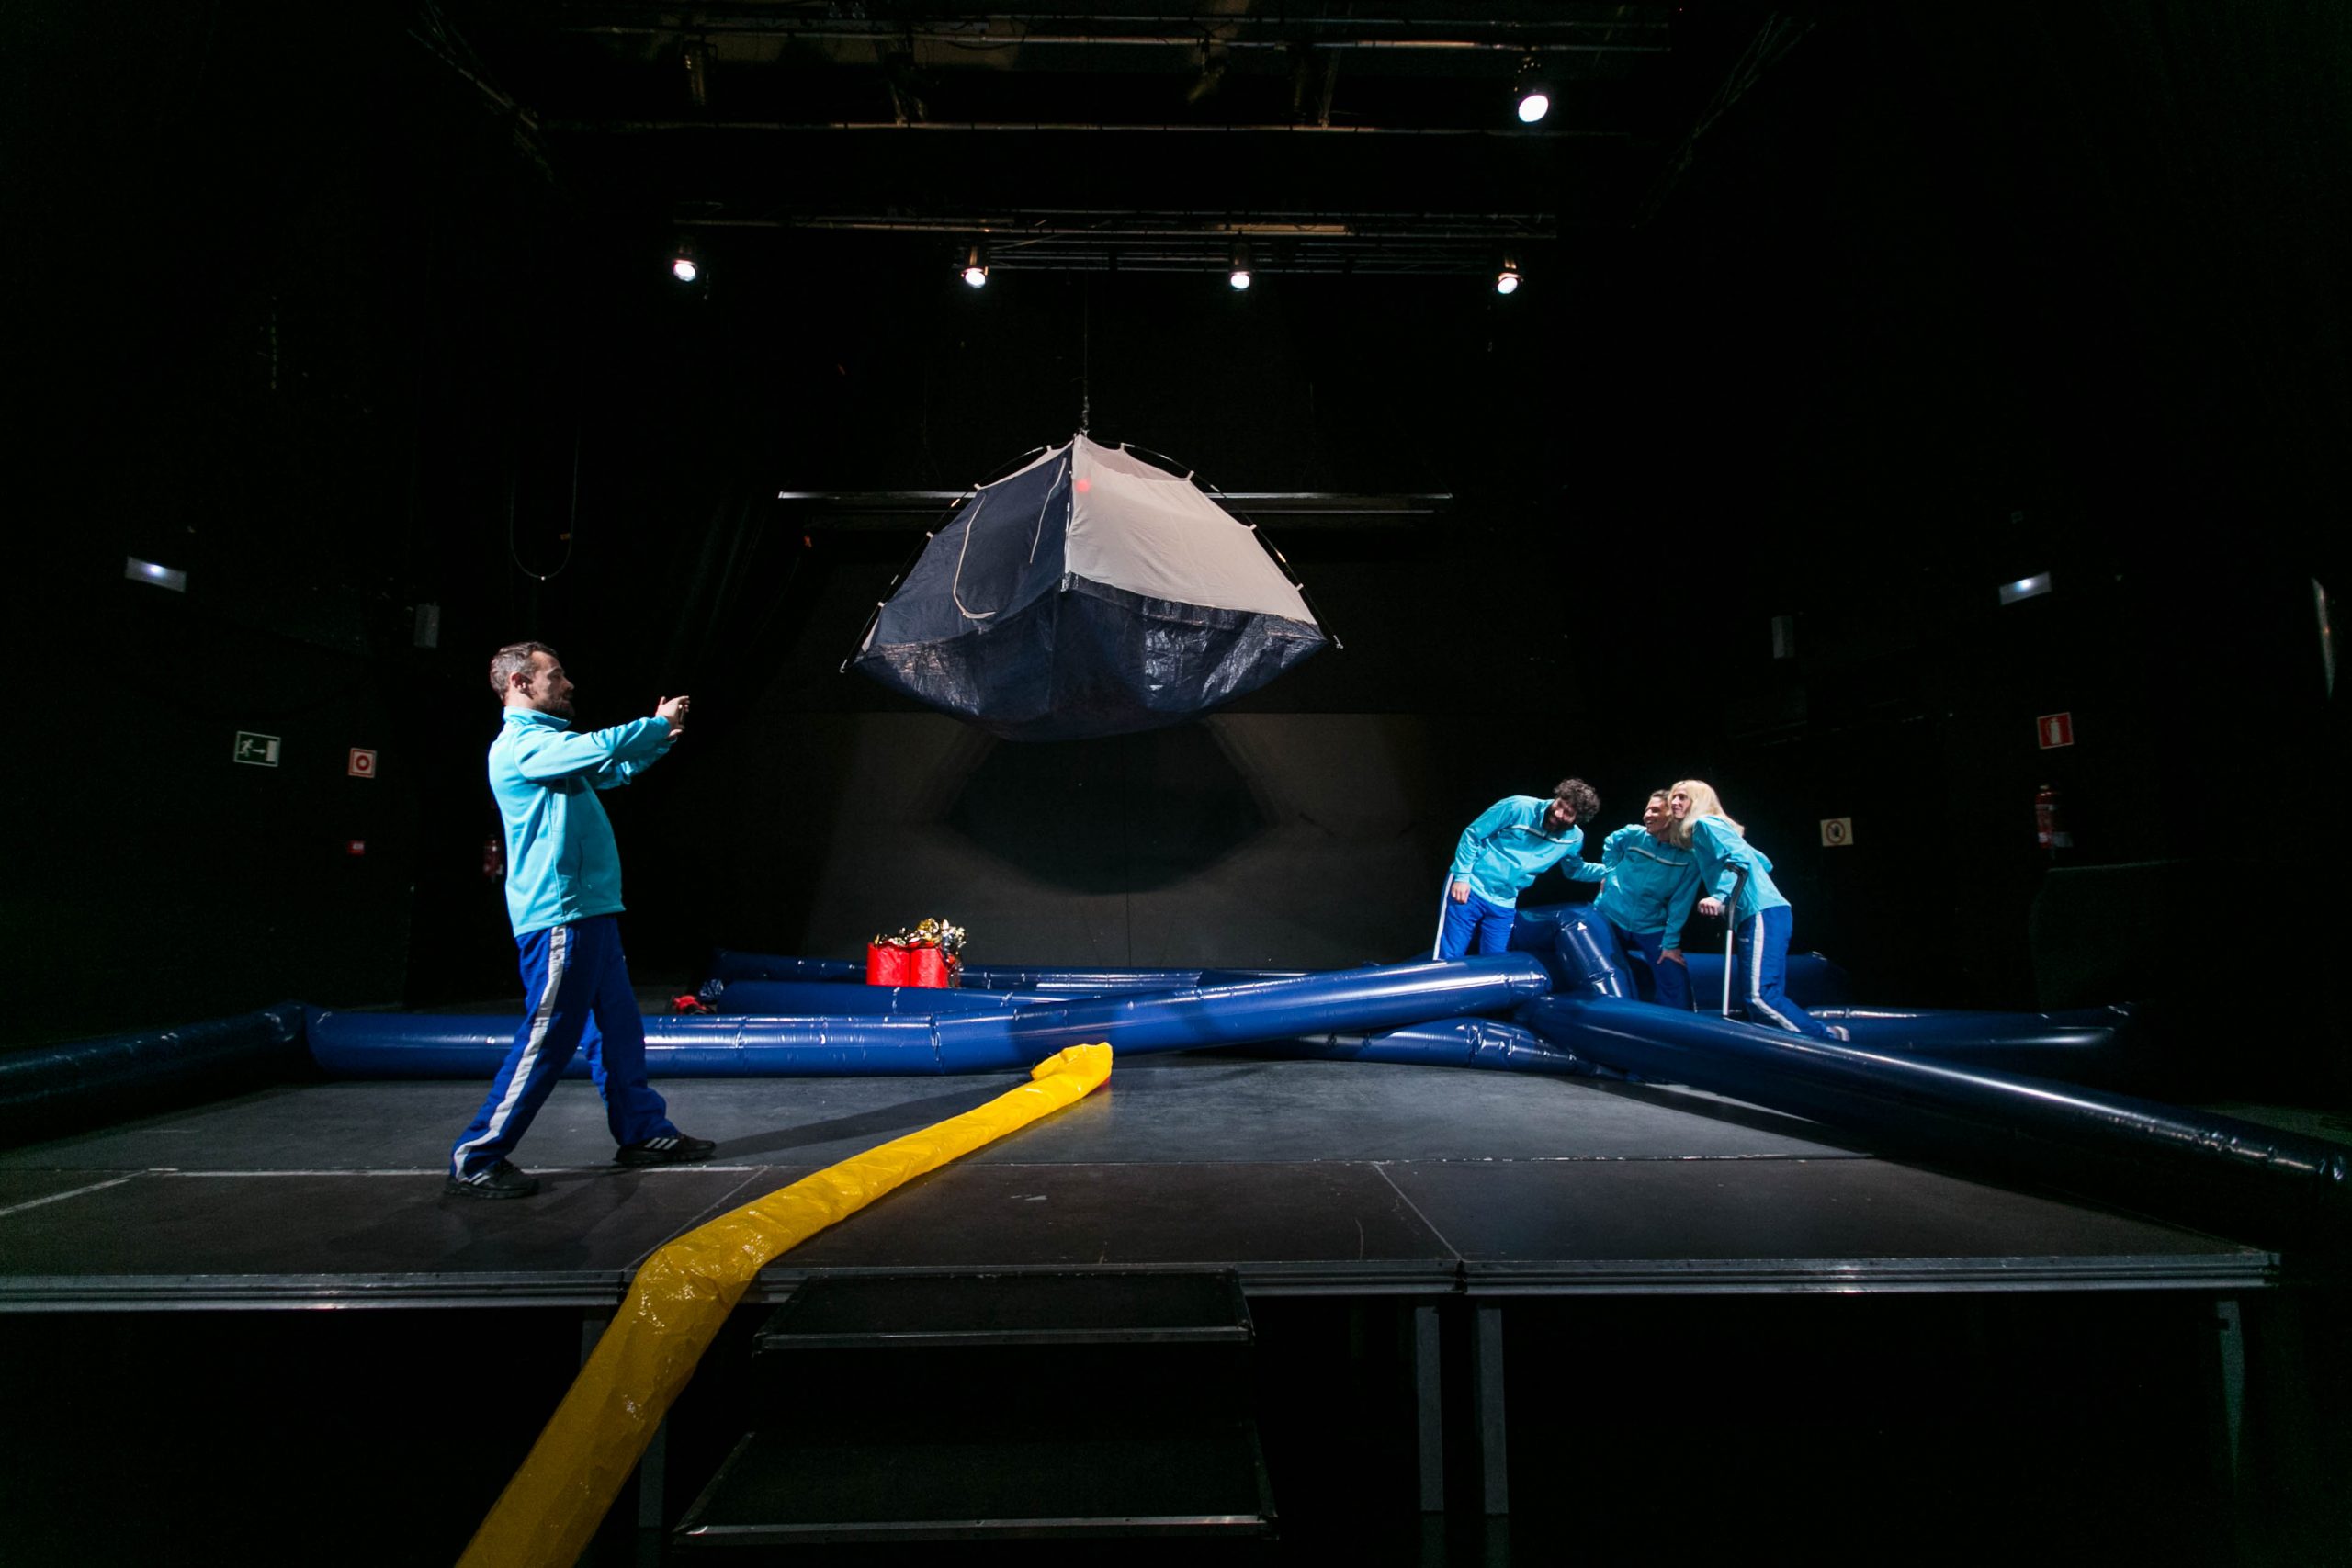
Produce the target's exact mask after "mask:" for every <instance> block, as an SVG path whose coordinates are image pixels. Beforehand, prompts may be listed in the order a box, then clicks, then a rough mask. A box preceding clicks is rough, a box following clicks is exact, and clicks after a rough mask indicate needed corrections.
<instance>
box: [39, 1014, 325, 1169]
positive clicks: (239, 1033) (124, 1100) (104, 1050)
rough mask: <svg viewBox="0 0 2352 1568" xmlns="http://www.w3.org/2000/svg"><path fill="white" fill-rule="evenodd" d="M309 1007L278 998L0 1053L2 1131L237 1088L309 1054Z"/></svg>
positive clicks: (50, 1128)
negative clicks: (162, 1025) (227, 1014)
mask: <svg viewBox="0 0 2352 1568" xmlns="http://www.w3.org/2000/svg"><path fill="white" fill-rule="evenodd" d="M302 1023H303V1009H302V1004H301V1003H300V1002H279V1003H278V1004H277V1005H276V1006H275V1007H267V1008H263V1009H261V1010H259V1011H257V1012H248V1013H240V1014H238V1015H237V1016H235V1017H233V1018H216V1019H208V1020H206V1021H203V1022H201V1023H190V1024H185V1025H182V1026H181V1027H179V1028H177V1029H153V1030H147V1031H143V1032H138V1033H132V1034H107V1035H100V1036H98V1037H96V1038H95V1039H89V1040H70V1041H66V1042H64V1043H61V1044H56V1045H43V1046H38V1047H35V1048H32V1049H29V1050H24V1051H11V1052H7V1053H5V1054H0V1140H6V1141H9V1142H14V1141H16V1140H18V1139H23V1138H40V1137H54V1136H55V1135H56V1134H58V1132H59V1131H60V1130H61V1129H63V1128H68V1127H74V1126H79V1125H82V1124H84V1123H85V1122H92V1121H101V1120H106V1119H109V1118H113V1117H117V1116H122V1115H127V1114H130V1112H131V1111H139V1110H144V1109H153V1108H157V1107H160V1106H162V1105H164V1104H165V1103H168V1102H171V1101H174V1100H190V1099H198V1098H201V1097H203V1096H205V1095H208V1094H213V1093H229V1092H232V1091H233V1090H235V1089H242V1088H244V1087H247V1086H248V1085H249V1084H251V1083H253V1082H255V1081H262V1080H266V1079H268V1078H272V1077H280V1076H283V1074H284V1071H285V1069H286V1067H287V1066H288V1065H289V1064H297V1065H299V1064H300V1061H301V1057H302V1046H301V1039H302Z"/></svg>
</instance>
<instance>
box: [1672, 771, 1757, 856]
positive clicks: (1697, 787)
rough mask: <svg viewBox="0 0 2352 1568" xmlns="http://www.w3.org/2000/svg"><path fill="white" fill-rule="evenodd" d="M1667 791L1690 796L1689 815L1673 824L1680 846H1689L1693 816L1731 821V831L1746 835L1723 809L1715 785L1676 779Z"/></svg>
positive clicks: (1684, 847) (1697, 780)
mask: <svg viewBox="0 0 2352 1568" xmlns="http://www.w3.org/2000/svg"><path fill="white" fill-rule="evenodd" d="M1667 793H1668V794H1669V795H1689V796H1690V797H1691V812H1690V816H1687V817H1685V818H1682V820H1681V821H1679V822H1677V823H1676V824H1675V825H1674V841H1675V843H1676V844H1677V845H1678V846H1679V847H1680V848H1682V849H1686V850H1687V849H1689V848H1690V847H1691V818H1694V817H1720V818H1723V819H1724V821H1725V822H1730V823H1731V830H1732V831H1733V832H1735V833H1737V834H1738V835H1739V836H1740V837H1741V838H1743V839H1744V838H1746V837H1747V829H1745V828H1743V827H1741V826H1740V825H1739V824H1738V823H1736V822H1732V818H1731V813H1730V812H1728V811H1725V810H1724V801H1723V796H1721V795H1717V794H1716V793H1715V786H1714V785H1713V784H1709V783H1708V782H1707V781H1706V780H1704V779H1677V780H1676V781H1675V782H1674V784H1673V785H1672V787H1671V788H1670V789H1668V792H1667Z"/></svg>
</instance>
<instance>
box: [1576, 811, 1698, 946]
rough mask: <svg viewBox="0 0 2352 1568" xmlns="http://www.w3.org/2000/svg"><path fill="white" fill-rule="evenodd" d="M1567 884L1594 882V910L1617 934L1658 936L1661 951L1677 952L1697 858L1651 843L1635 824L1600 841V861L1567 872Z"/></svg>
mask: <svg viewBox="0 0 2352 1568" xmlns="http://www.w3.org/2000/svg"><path fill="white" fill-rule="evenodd" d="M1568 880H1569V881H1571V882H1598V883H1600V897H1598V898H1596V899H1594V900H1593V908H1596V909H1599V910H1600V918H1601V919H1604V920H1607V921H1608V922H1609V923H1610V924H1611V925H1612V926H1615V927H1616V928H1617V929H1618V930H1619V931H1634V932H1637V933H1640V934H1643V935H1647V934H1648V933H1649V932H1652V931H1657V932H1659V933H1661V935H1660V936H1659V939H1658V945H1659V946H1660V947H1680V946H1681V945H1682V928H1683V926H1684V925H1685V924H1686V923H1687V922H1688V921H1689V920H1690V919H1691V906H1692V905H1694V904H1696V903H1698V901H1699V863H1698V857H1697V856H1696V855H1694V854H1692V853H1691V852H1690V851H1689V850H1686V849H1682V848H1680V847H1679V846H1677V845H1676V844H1675V843H1674V842H1673V840H1668V839H1653V838H1651V837H1650V836H1649V832H1648V830H1647V829H1645V828H1643V826H1642V825H1641V824H1640V823H1638V822H1635V823H1632V824H1630V825H1629V826H1626V827H1623V828H1620V829H1617V830H1616V831H1615V832H1613V833H1611V834H1610V835H1609V837H1607V838H1605V839H1603V840H1600V863H1598V864H1595V863H1593V862H1591V861H1589V860H1579V861H1577V863H1576V864H1574V865H1572V866H1570V867H1568Z"/></svg>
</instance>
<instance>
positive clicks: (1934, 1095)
mask: <svg viewBox="0 0 2352 1568" xmlns="http://www.w3.org/2000/svg"><path fill="white" fill-rule="evenodd" d="M1515 1016H1516V1018H1517V1019H1518V1021H1521V1022H1522V1023H1524V1024H1526V1025H1528V1026H1529V1027H1532V1029H1533V1030H1534V1031H1535V1032H1537V1033H1538V1034H1541V1035H1542V1036H1543V1037H1544V1039H1545V1040H1547V1041H1549V1042H1550V1043H1552V1044H1554V1045H1555V1046H1557V1047H1559V1048H1560V1049H1562V1050H1565V1051H1568V1052H1572V1053H1574V1054H1575V1055H1578V1056H1582V1057H1585V1058H1587V1059H1589V1060H1591V1061H1595V1062H1599V1063H1600V1064H1602V1065H1603V1066H1610V1067H1614V1068H1616V1069H1617V1070H1618V1071H1620V1072H1623V1073H1630V1074H1633V1075H1634V1077H1640V1078H1644V1079H1647V1080H1649V1081H1652V1082H1657V1083H1674V1084H1686V1085H1689V1086H1690V1087H1691V1088H1693V1089H1707V1090H1710V1091H1712V1092H1714V1093H1717V1094H1726V1095H1731V1096H1733V1097H1735V1098H1736V1099H1740V1100H1748V1101H1750V1102H1752V1103H1754V1104H1757V1105H1762V1106H1766V1107H1769V1108H1770V1109H1772V1110H1776V1111H1790V1112H1792V1113H1794V1114H1796V1115H1799V1116H1805V1117H1810V1118H1812V1119H1814V1120H1815V1121H1819V1122H1827V1123H1829V1124H1831V1125H1834V1126H1841V1127H1848V1128H1851V1129H1853V1130H1854V1131H1856V1132H1858V1133H1860V1134H1863V1135H1864V1136H1865V1137H1866V1138H1871V1139H1873V1140H1878V1139H1887V1138H1894V1139H1899V1140H1903V1141H1905V1142H1908V1143H1911V1144H1914V1145H1924V1146H1926V1147H1928V1148H1929V1149H1931V1150H1933V1151H1936V1152H1939V1153H1947V1154H1954V1155H1958V1156H1964V1157H1969V1158H1972V1159H1978V1160H1983V1159H1991V1160H1993V1161H1995V1162H1996V1163H2000V1164H2003V1165H2021V1166H2024V1167H2026V1168H2029V1169H2030V1170H2031V1172H2032V1174H2034V1175H2036V1176H2038V1177H2040V1178H2041V1179H2052V1180H2055V1181H2058V1182H2060V1183H2062V1184H2064V1185H2067V1186H2075V1187H2083V1186H2087V1187H2090V1188H2092V1189H2093V1190H2100V1191H2102V1192H2104V1193H2106V1194H2108V1195H2110V1196H2117V1197H2120V1198H2121V1199H2122V1201H2126V1202H2129V1203H2132V1204H2135V1205H2137V1206H2141V1207H2150V1208H2156V1209H2159V1210H2164V1209H2170V1210H2174V1211H2179V1210H2188V1211H2191V1212H2194V1213H2199V1214H2200V1215H2202V1216H2210V1217H2211V1218H2213V1219H2216V1220H2218V1221H2219V1222H2220V1223H2221V1224H2222V1226H2223V1227H2224V1228H2225V1229H2227V1228H2228V1227H2233V1226H2239V1225H2245V1224H2252V1225H2254V1226H2255V1227H2256V1228H2257V1235H2258V1236H2267V1235H2280V1234H2286V1235H2298V1236H2329V1237H2332V1238H2333V1239H2334V1240H2335V1241H2336V1242H2337V1243H2339V1244H2340V1243H2341V1241H2342V1240H2343V1238H2344V1237H2345V1236H2346V1235H2347V1234H2352V1232H2347V1231H2346V1223H2347V1222H2352V1149H2346V1148H2345V1147H2343V1146H2341V1145H2335V1144H2329V1143H2324V1142H2322V1141H2320V1140H2318V1139H2315V1138H2302V1137H2297V1136H2295V1135H2294V1134H2289V1133H2282V1132H2276V1131H2273V1130H2272V1129H2270V1128H2267V1127H2261V1126H2257V1125H2256V1124H2254V1123H2253V1122H2241V1121H2238V1120H2236V1119H2235V1118H2233V1117H2228V1116H2219V1115H2213V1114H2211V1113H2208V1112H2204V1111H2190V1110H2184V1109H2182V1108H2180V1107H2177V1106H2171V1105H2165V1104H2161V1103H2159V1102H2157V1101H2155V1100H2140V1099H2134V1098H2131V1097H2128V1096H2124V1095H2119V1094H2111V1093H2108V1092H2105V1091H2102V1090H2098V1089H2083V1088H2079V1087H2077V1086H2075V1085H2072V1084H2066V1083H2060V1082H2057V1081H2055V1080H2053V1079H2050V1078H2042V1077H2027V1076H2024V1075H2021V1074H2014V1073H2002V1072H1996V1071H1993V1070H1991V1069H1989V1068H1985V1067H1979V1066H1962V1065H1960V1064H1957V1063H1952V1062H1939V1061H1924V1060H1919V1059H1917V1058H1913V1057H1907V1056H1899V1055H1892V1054H1889V1053H1886V1052H1883V1051H1871V1050H1864V1049H1861V1048H1860V1047H1857V1046H1853V1045H1841V1044H1838V1043H1833V1042H1827V1041H1819V1040H1812V1039H1807V1038H1805V1037H1804V1036H1802V1035H1793V1034H1786V1033H1781V1032H1778V1031H1774V1030H1767V1029H1761V1028H1758V1027H1756V1026H1753V1025H1750V1024H1745V1023H1733V1022H1727V1021H1724V1020H1723V1019H1720V1018H1710V1017H1705V1016H1700V1015H1693V1014H1690V1013H1679V1012H1672V1011H1669V1010H1667V1009H1664V1008H1659V1007H1653V1006H1649V1005H1647V1004H1645V1003H1642V1002H1628V1001H1621V1000H1616V999H1612V998H1598V997H1546V998H1538V999H1537V1000H1534V1001H1532V1002H1529V1003H1528V1004H1526V1005H1525V1006H1524V1007H1522V1008H1521V1009H1520V1010H1519V1012H1518V1013H1517V1014H1516V1015H1515ZM2228 1234H2233V1235H2235V1234H2239V1233H2238V1231H2237V1230H2235V1229H2228Z"/></svg>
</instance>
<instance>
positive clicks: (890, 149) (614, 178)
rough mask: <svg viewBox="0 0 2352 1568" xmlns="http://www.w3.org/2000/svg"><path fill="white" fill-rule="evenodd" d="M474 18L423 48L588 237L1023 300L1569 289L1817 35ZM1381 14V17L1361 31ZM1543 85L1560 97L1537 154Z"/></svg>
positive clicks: (1634, 21) (1542, 11) (834, 9)
mask: <svg viewBox="0 0 2352 1568" xmlns="http://www.w3.org/2000/svg"><path fill="white" fill-rule="evenodd" d="M1397 9H1400V8H1397V7H1388V6H1361V7H1360V6H1337V5H1325V6H1293V5H1277V6H1253V5H1249V4H1244V3H1240V0H1217V3H1213V4H1206V5H1202V4H1193V5H1185V4H1176V3H1170V4H1160V5H1153V6H1123V7H1113V8H1103V7H1086V8H1080V7H1075V6H1053V5H1039V6H1028V7H1026V8H1024V9H1022V10H1020V11H1004V10H994V9H988V8H983V7H978V6H879V5H876V6H855V5H838V4H836V5H818V4H795V3H788V0H787V3H777V4H768V5H759V4H739V5H727V6H699V7H691V8H689V7H679V6H660V5H631V4H628V3H627V0H594V3H592V4H540V5H526V6H514V5H493V4H480V3H477V4H457V5H449V6H443V7H442V8H441V9H440V10H438V11H437V12H436V11H432V10H428V11H427V12H426V13H425V14H424V17H422V18H421V19H420V20H419V22H418V23H417V27H416V37H417V39H418V41H419V42H421V43H423V44H424V46H425V47H427V48H428V49H430V50H431V51H433V52H434V53H435V54H436V55H437V56H439V57H440V59H441V60H442V61H443V62H444V63H445V64H446V66H447V69H448V70H450V71H451V72H453V73H461V74H462V75H463V76H464V77H465V78H466V79H468V80H469V81H471V82H473V83H474V84H476V85H477V86H478V89H479V91H480V92H481V93H482V94H483V95H485V96H486V97H488V98H491V99H492V100H495V101H497V102H498V103H500V104H501V105H502V106H504V107H506V108H507V109H508V110H509V112H511V113H512V114H513V115H514V117H515V120H516V122H517V127H518V130H520V132H521V133H522V135H523V136H524V137H525V138H526V141H529V142H530V143H531V144H532V145H533V146H534V147H535V148H537V150H538V151H539V152H540V153H541V155H542V156H543V157H544V158H545V159H546V161H547V163H548V166H549V168H550V169H551V170H552V171H553V172H554V173H555V175H556V177H558V178H559V179H560V180H561V181H562V182H563V183H564V185H565V187H566V190H567V194H568V195H570V196H571V197H573V198H575V199H576V200H577V201H578V202H580V203H581V205H582V208H583V209H587V210H590V211H595V212H602V213H605V214H606V215H608V216H614V217H630V218H639V219H647V218H659V219H661V220H666V221H668V222H670V223H672V224H673V225H675V226H676V227H677V228H678V229H680V231H683V232H688V233H691V232H694V231H708V230H718V229H725V228H737V227H757V228H777V229H787V230H794V231H803V232H805V233H810V234H814V233H818V232H835V233H849V234H857V235H864V236H873V235H877V234H878V235H886V236H890V237H893V238H895V239H896V240H898V241H899V243H902V244H903V245H905V246H907V247H920V248H922V249H923V250H924V251H925V252H926V254H928V253H934V252H935V253H937V254H940V255H943V256H945V255H950V254H955V253H956V251H957V250H958V249H959V247H961V246H962V245H964V244H966V243H969V242H970V241H972V240H975V239H979V238H983V237H984V238H985V239H986V241H987V243H988V244H989V259H990V265H992V266H993V267H996V268H1000V269H1004V270H1047V271H1104V270H1122V271H1213V270H1221V269H1223V268H1224V267H1225V266H1226V265H1227V262H1228V259H1229V256H1230V254H1231V247H1232V245H1233V243H1234V242H1235V241H1236V240H1237V239H1246V240H1247V242H1248V243H1249V245H1250V250H1251V254H1252V260H1253V262H1254V265H1256V266H1257V267H1259V268H1260V269H1261V270H1267V271H1272V272H1359V273H1365V274H1393V273H1425V274H1452V275H1464V276H1476V275H1480V274H1491V273H1492V272H1493V271H1495V270H1496V268H1497V267H1498V265H1499V264H1500V262H1501V260H1502V259H1503V257H1504V256H1505V255H1507V254H1508V255H1510V257H1511V258H1512V259H1513V260H1515V261H1517V262H1518V263H1519V265H1521V266H1522V267H1524V268H1526V269H1528V270H1529V271H1530V272H1531V274H1533V273H1540V272H1541V271H1542V269H1543V268H1544V265H1545V261H1546V258H1547V257H1548V255H1549V254H1550V253H1551V251H1552V249H1553V248H1554V247H1555V245H1557V244H1558V243H1561V242H1562V241H1563V240H1564V239H1566V240H1571V241H1572V240H1573V239H1574V238H1575V237H1577V236H1578V235H1584V234H1591V233H1595V232H1602V231H1623V230H1624V229H1626V228H1627V227H1629V226H1631V225H1633V224H1635V223H1636V222H1638V221H1640V220H1642V219H1643V218H1644V217H1645V215H1646V214H1647V213H1649V212H1650V211H1652V210H1654V209H1655V208H1656V207H1657V204H1658V202H1659V201H1660V200H1661V198H1662V197H1664V195H1665V194H1666V193H1667V191H1668V189H1669V188H1670V186H1671V183H1672V177H1673V175H1674V174H1675V172H1676V170H1677V169H1678V168H1679V165H1680V163H1681V161H1682V159H1683V156H1684V153H1685V152H1686V149H1687V147H1688V145H1689V143H1690V141H1691V139H1692V138H1693V137H1694V136H1695V135H1696V134H1697V133H1698V132H1699V130H1701V128H1702V127H1703V126H1704V125H1705V124H1707V123H1708V122H1709V120H1710V119H1711V118H1712V117H1713V115H1714V114H1716V113H1719V112H1721V111H1722V110H1723V109H1724V107H1728V105H1730V104H1731V103H1732V102H1734V101H1736V98H1737V96H1738V95H1739V94H1740V93H1741V92H1742V91H1744V90H1745V88H1746V87H1747V85H1749V84H1750V83H1752V82H1753V81H1755V80H1757V79H1758V77H1760V75H1761V74H1762V73H1764V72H1765V71H1767V70H1768V69H1770V66H1771V64H1772V63H1773V62H1775V61H1776V60H1777V59H1778V58H1779V57H1780V56H1781V54H1782V53H1784V52H1785V51H1787V50H1788V49H1789V48H1791V47H1792V46H1793V45H1794V44H1795V43H1796V41H1797V40H1798V39H1801V38H1802V37H1803V36H1804V32H1805V31H1806V30H1807V24H1805V23H1804V22H1803V21H1792V20H1789V19H1785V18H1781V17H1771V16H1768V15H1767V14H1766V13H1764V12H1763V11H1762V10H1761V9H1760V8H1758V7H1754V6H1709V7H1702V8H1700V9H1699V10H1698V13H1697V14H1696V15H1693V14H1692V13H1691V11H1689V10H1686V9H1685V8H1684V7H1681V6H1656V5H1629V6H1596V5H1530V4H1518V5H1453V6H1419V7H1414V8H1412V10H1413V14H1412V15H1411V16H1410V17H1399V16H1397V15H1396V14H1395V12H1396V11H1397ZM1357 11H1363V12H1364V13H1366V14H1363V15H1355V14H1351V13H1354V12H1357ZM1523 74H1532V75H1533V76H1534V77H1536V78H1538V79H1540V80H1541V81H1542V82H1543V83H1544V85H1546V87H1547V88H1548V89H1549V90H1550V92H1551V94H1552V96H1553V100H1554V107H1553V109H1552V112H1551V113H1550V114H1549V115H1548V116H1546V117H1545V118H1544V119H1543V120H1542V121H1541V122H1540V123H1539V124H1536V125H1533V126H1526V125H1521V123H1519V121H1518V118H1517V116H1516V114H1515V112H1514V109H1515V103H1516V94H1515V87H1516V85H1517V83H1518V82H1519V81H1520V80H1521V77H1522V75H1523Z"/></svg>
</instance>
